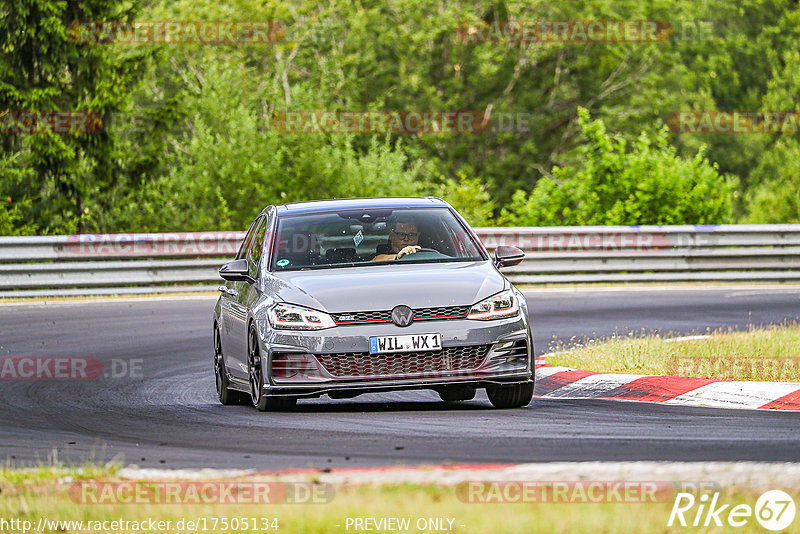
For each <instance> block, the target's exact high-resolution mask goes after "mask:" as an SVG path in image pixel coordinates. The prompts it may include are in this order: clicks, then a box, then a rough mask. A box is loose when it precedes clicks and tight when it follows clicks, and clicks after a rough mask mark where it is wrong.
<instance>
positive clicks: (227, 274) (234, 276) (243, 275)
mask: <svg viewBox="0 0 800 534" xmlns="http://www.w3.org/2000/svg"><path fill="white" fill-rule="evenodd" d="M219 275H220V276H221V277H222V278H224V279H225V280H230V281H231V282H252V281H253V278H252V277H251V276H250V268H249V266H248V265H247V260H246V259H244V258H242V259H240V260H233V261H231V262H228V263H226V264H225V265H223V266H222V267H220V269H219Z"/></svg>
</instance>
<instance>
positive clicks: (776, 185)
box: [744, 138, 800, 224]
mask: <svg viewBox="0 0 800 534" xmlns="http://www.w3.org/2000/svg"><path fill="white" fill-rule="evenodd" d="M753 174H754V175H756V176H766V177H769V178H767V179H765V180H764V181H763V182H761V183H759V184H756V185H755V186H754V187H753V188H752V189H751V190H750V191H749V192H748V195H747V198H746V205H747V210H748V214H747V217H746V218H745V219H744V221H745V222H749V223H764V224H768V223H800V142H798V141H797V140H796V139H793V138H788V139H781V140H780V141H778V142H777V143H776V144H775V145H774V146H773V147H772V148H771V149H770V150H769V151H767V152H766V153H765V154H764V155H763V156H762V157H761V160H760V162H759V166H758V167H757V168H756V169H755V170H754V171H753Z"/></svg>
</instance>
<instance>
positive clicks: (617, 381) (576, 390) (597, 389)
mask: <svg viewBox="0 0 800 534" xmlns="http://www.w3.org/2000/svg"><path fill="white" fill-rule="evenodd" d="M637 378H642V375H616V374H599V375H591V376H587V377H585V378H581V379H580V380H577V381H575V382H573V383H571V384H567V385H566V386H564V387H562V388H558V389H557V390H555V391H552V392H550V393H548V394H547V395H542V396H543V397H559V398H573V399H586V398H594V397H602V396H603V394H605V393H608V392H609V391H611V390H613V389H616V388H618V387H619V386H624V385H625V384H629V383H631V382H633V381H634V380H636V379H637Z"/></svg>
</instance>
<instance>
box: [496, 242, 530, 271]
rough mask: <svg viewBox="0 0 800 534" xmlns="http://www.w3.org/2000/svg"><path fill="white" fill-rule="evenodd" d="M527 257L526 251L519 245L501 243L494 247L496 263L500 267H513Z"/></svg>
mask: <svg viewBox="0 0 800 534" xmlns="http://www.w3.org/2000/svg"><path fill="white" fill-rule="evenodd" d="M524 259H525V253H524V252H523V251H521V250H520V249H518V248H517V247H509V246H507V245H500V246H498V247H497V248H496V249H494V263H495V265H497V266H498V267H511V266H512V265H517V264H518V263H519V262H521V261H522V260H524Z"/></svg>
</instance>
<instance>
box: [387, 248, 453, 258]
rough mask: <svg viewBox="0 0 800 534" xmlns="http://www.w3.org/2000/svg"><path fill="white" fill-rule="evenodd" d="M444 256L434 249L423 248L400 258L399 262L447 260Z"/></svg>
mask: <svg viewBox="0 0 800 534" xmlns="http://www.w3.org/2000/svg"><path fill="white" fill-rule="evenodd" d="M446 257H447V256H445V255H444V254H442V253H441V252H439V251H438V250H436V249H433V248H421V249H419V250H418V251H416V252H415V253H413V254H406V255H405V256H403V257H401V258H398V259H397V261H406V260H435V259H437V258H446Z"/></svg>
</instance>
